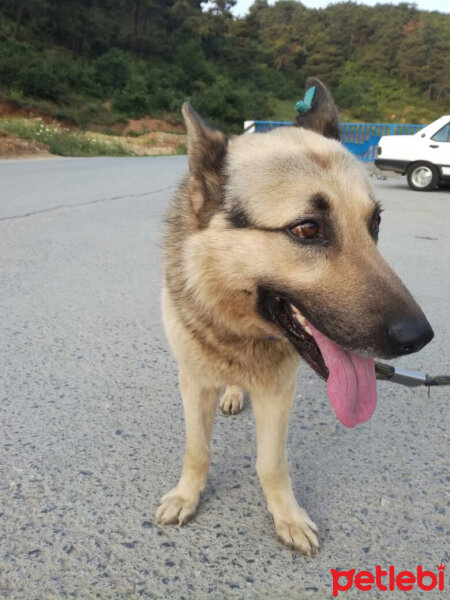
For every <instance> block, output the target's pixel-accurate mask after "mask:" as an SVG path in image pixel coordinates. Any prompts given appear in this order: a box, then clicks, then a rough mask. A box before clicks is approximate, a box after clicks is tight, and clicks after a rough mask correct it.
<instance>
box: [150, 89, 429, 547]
mask: <svg viewBox="0 0 450 600" xmlns="http://www.w3.org/2000/svg"><path fill="white" fill-rule="evenodd" d="M313 85H314V86H315V87H316V90H315V95H314V101H313V103H312V107H311V110H310V111H308V112H307V113H306V114H305V115H299V117H298V119H297V123H296V125H297V127H283V128H278V129H275V130H272V131H270V132H268V133H264V134H254V135H243V136H240V137H235V138H233V139H228V138H227V137H226V136H225V135H224V134H223V133H222V132H221V131H219V130H217V129H214V128H212V127H211V126H209V125H208V124H207V123H206V122H205V121H204V120H203V119H202V118H201V117H200V116H199V115H198V114H197V113H196V112H195V110H194V109H193V108H192V106H191V105H190V104H189V103H185V104H184V105H183V109H182V112H183V115H184V119H185V121H186V126H187V130H188V162H189V174H188V175H187V176H186V178H185V179H184V180H183V181H182V182H181V184H180V186H179V188H178V190H177V192H176V193H175V195H174V198H173V201H172V204H171V207H170V211H169V214H168V217H167V223H166V231H165V242H164V285H163V294H162V306H163V320H164V325H165V329H166V333H167V336H168V340H169V343H170V345H171V347H172V349H173V352H174V354H175V356H176V358H177V361H178V365H179V383H180V389H181V396H182V401H183V405H184V414H185V426H186V453H185V459H184V466H183V470H182V474H181V477H180V480H179V482H178V484H177V485H176V487H175V488H174V489H172V490H171V491H170V492H168V493H167V494H166V495H165V496H163V498H162V499H161V502H160V504H159V507H158V509H157V512H156V517H155V518H156V521H157V522H158V523H161V524H170V523H178V524H180V525H182V524H184V523H186V522H187V521H188V520H189V519H190V518H191V517H192V516H193V515H194V513H195V511H196V508H197V505H198V502H199V499H200V494H201V492H202V490H203V489H204V487H205V483H206V478H207V473H208V469H209V464H210V438H211V432H212V427H213V420H214V414H215V411H216V407H217V402H218V399H219V395H220V392H221V390H222V389H223V388H224V387H226V391H225V395H224V397H223V398H222V401H221V406H222V409H223V410H224V411H225V412H238V411H239V410H240V408H241V407H242V399H243V394H242V390H245V391H246V392H248V394H249V396H250V398H251V402H252V405H253V410H254V415H255V422H256V430H257V461H256V467H257V472H258V475H259V478H260V481H261V484H262V487H263V490H264V493H265V496H266V500H267V505H268V509H269V511H270V513H271V514H272V517H273V520H274V525H275V530H276V533H277V535H278V537H279V538H280V540H281V542H283V543H284V544H286V545H287V546H289V547H291V548H292V549H294V550H297V551H299V552H301V553H303V554H306V555H312V554H315V553H316V552H317V550H318V548H319V542H318V531H317V527H316V525H315V524H314V522H313V521H312V520H311V519H310V517H309V516H308V514H307V512H306V511H305V510H304V509H302V508H300V507H299V505H298V504H297V501H296V499H295V497H294V493H293V491H292V486H291V480H290V476H289V472H288V465H287V461H286V456H285V442H286V433H287V428H288V419H289V412H290V406H291V402H292V399H293V397H294V393H295V387H296V380H297V372H298V368H299V364H300V362H301V360H302V359H303V360H304V361H305V362H306V363H308V364H309V365H310V366H311V367H312V368H313V369H314V371H315V372H316V373H317V374H318V375H319V376H320V377H322V378H323V379H325V380H327V391H328V396H329V399H330V402H331V406H332V408H333V410H334V412H335V413H336V416H337V418H338V419H339V420H340V421H341V423H342V424H343V425H345V426H347V427H354V426H355V425H357V424H358V423H362V422H364V421H367V420H368V419H369V418H370V417H371V416H372V414H373V412H374V410H375V405H376V380H375V370H374V360H373V357H380V358H393V357H397V356H401V355H404V354H409V353H412V352H416V351H418V350H420V349H421V348H422V347H423V346H425V345H426V344H427V343H428V342H430V340H431V339H432V338H433V335H434V334H433V330H432V329H431V327H430V324H429V323H428V321H427V319H426V318H425V316H424V314H423V312H422V311H421V309H420V308H419V306H418V305H417V303H416V302H415V300H414V299H413V298H412V296H411V294H410V293H409V292H408V290H407V289H406V287H405V286H404V285H403V283H402V282H401V281H400V279H399V278H398V277H397V275H395V273H394V272H393V271H392V270H391V268H390V267H389V266H388V264H387V263H386V262H385V261H384V260H383V258H382V257H381V255H380V253H379V252H378V250H377V237H378V231H379V226H380V220H381V217H380V214H381V207H380V205H379V203H378V202H377V200H376V199H375V197H374V194H373V191H372V190H371V187H370V184H369V181H368V177H367V175H366V172H365V169H364V168H363V167H361V166H360V164H359V163H358V162H357V160H356V159H355V158H354V157H353V156H352V155H351V154H350V153H349V152H348V151H347V150H346V149H345V148H344V147H343V146H342V144H341V143H340V141H339V121H338V111H337V108H336V105H335V103H334V101H333V99H332V97H331V94H330V92H329V90H328V89H327V88H326V86H325V85H324V84H322V82H320V81H319V80H318V79H314V78H310V79H308V81H307V84H306V87H307V89H309V88H311V87H312V86H313Z"/></svg>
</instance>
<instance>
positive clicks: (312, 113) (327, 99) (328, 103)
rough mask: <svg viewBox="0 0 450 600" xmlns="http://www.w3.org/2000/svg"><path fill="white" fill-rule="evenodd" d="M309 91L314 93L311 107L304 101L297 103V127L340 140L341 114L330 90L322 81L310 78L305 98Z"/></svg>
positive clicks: (307, 82)
mask: <svg viewBox="0 0 450 600" xmlns="http://www.w3.org/2000/svg"><path fill="white" fill-rule="evenodd" d="M312 88H314V90H312ZM309 91H312V92H313V98H312V100H311V104H310V105H309V104H308V103H305V102H304V101H300V102H297V106H298V108H297V110H298V111H299V113H298V115H297V118H296V121H295V124H296V126H297V127H304V128H305V129H311V130H312V131H316V132H317V133H320V134H321V135H324V136H325V137H328V138H334V139H335V140H340V139H341V132H340V130H339V113H338V109H337V106H336V104H335V103H334V100H333V96H332V95H331V93H330V91H329V89H328V88H327V87H326V85H324V84H323V83H322V82H321V81H320V79H317V78H316V77H308V79H307V81H306V86H305V98H306V97H307V95H308V92H309Z"/></svg>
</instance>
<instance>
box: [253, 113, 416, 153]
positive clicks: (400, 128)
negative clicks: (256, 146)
mask: <svg viewBox="0 0 450 600" xmlns="http://www.w3.org/2000/svg"><path fill="white" fill-rule="evenodd" d="M292 125H294V122H293V121H246V122H245V125H244V128H245V131H246V132H248V133H263V132H264V131H270V130H271V129H275V128H276V127H291V126H292ZM423 127H424V125H416V124H403V123H341V124H340V128H341V133H342V143H343V144H344V146H345V147H346V148H348V150H350V152H353V154H354V155H355V156H356V157H357V158H358V159H359V160H362V161H364V162H370V161H373V160H375V156H376V147H377V145H378V141H379V139H380V137H381V136H383V135H411V134H413V133H416V132H417V131H419V130H420V129H422V128H423Z"/></svg>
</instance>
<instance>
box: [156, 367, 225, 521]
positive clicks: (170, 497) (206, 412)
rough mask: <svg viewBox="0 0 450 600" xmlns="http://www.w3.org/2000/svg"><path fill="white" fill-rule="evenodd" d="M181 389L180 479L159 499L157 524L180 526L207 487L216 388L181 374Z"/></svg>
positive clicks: (192, 511)
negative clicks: (183, 447)
mask: <svg viewBox="0 0 450 600" xmlns="http://www.w3.org/2000/svg"><path fill="white" fill-rule="evenodd" d="M180 389H181V397H182V399H183V406H184V416H185V426H186V454H185V457H184V466H183V471H182V473H181V477H180V480H179V482H178V484H177V486H176V487H175V488H173V490H171V491H170V492H168V493H167V494H166V495H165V496H163V497H162V498H161V501H160V504H159V507H158V510H157V511H156V515H155V518H156V521H157V522H158V523H164V524H173V523H178V524H179V525H183V524H184V523H187V521H189V519H190V518H191V517H193V515H194V513H195V511H196V508H197V505H198V501H199V499H200V494H201V492H202V491H203V489H204V487H205V484H206V477H207V475H208V470H209V463H210V448H209V446H210V441H211V434H212V428H213V423H214V414H215V412H216V407H217V399H218V396H219V391H220V389H219V388H205V387H202V386H201V385H200V384H199V383H198V382H197V381H196V380H195V379H193V377H192V374H187V373H183V372H182V371H180Z"/></svg>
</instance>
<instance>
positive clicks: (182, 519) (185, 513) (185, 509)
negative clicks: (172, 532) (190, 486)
mask: <svg viewBox="0 0 450 600" xmlns="http://www.w3.org/2000/svg"><path fill="white" fill-rule="evenodd" d="M198 501H199V497H196V498H195V497H193V498H185V497H183V496H181V495H180V494H178V493H177V489H176V488H174V489H173V490H171V491H170V492H169V493H167V494H166V495H165V496H163V497H162V498H161V500H160V503H159V506H158V508H157V510H156V514H155V520H156V522H157V523H160V524H161V525H174V524H177V523H178V525H184V524H185V523H187V522H188V521H190V520H191V519H192V517H193V516H194V515H195V511H196V510H197V505H198Z"/></svg>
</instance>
